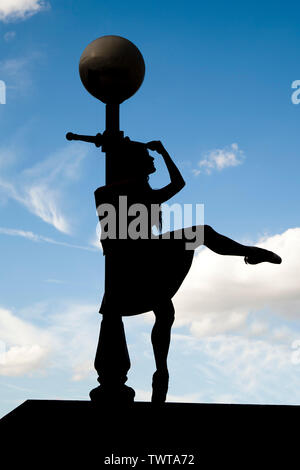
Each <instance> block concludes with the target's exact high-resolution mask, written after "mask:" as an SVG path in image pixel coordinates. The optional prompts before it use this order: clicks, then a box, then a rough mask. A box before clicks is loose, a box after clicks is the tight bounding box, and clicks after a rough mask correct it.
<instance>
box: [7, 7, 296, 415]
mask: <svg viewBox="0 0 300 470" xmlns="http://www.w3.org/2000/svg"><path fill="white" fill-rule="evenodd" d="M298 17H299V5H298V4H297V3H296V2H289V3H286V2H272V7H271V6H270V2H267V1H261V2H249V1H246V2H242V3H241V2H235V1H229V2H221V1H216V2H213V3H209V2H196V1H190V2H179V1H172V2H170V1H168V0H167V1H163V2H159V1H156V0H155V1H151V2H148V1H144V2H137V1H128V2H121V1H110V2H99V1H95V0H94V1H93V0H87V1H85V2H76V1H71V0H69V1H60V2H59V1H58V0H49V1H47V2H42V1H38V0H30V1H27V2H25V1H24V0H10V1H8V0H3V1H1V2H0V80H2V81H4V82H5V84H6V104H0V137H1V139H0V213H1V222H0V250H1V251H0V253H1V283H0V294H1V295H0V341H1V345H2V346H1V348H2V352H1V354H0V383H1V392H0V394H1V400H0V401H1V405H0V415H1V416H3V415H4V414H5V413H7V412H8V411H10V410H11V409H13V408H15V407H16V406H17V405H18V404H19V403H22V402H23V401H24V400H26V399H28V398H47V399H52V398H61V399H88V392H89V390H90V389H91V388H93V387H94V386H96V385H97V382H96V373H95V371H94V370H93V366H92V363H93V358H94V353H95V348H96V342H97V336H98V328H99V322H100V316H99V315H98V314H97V311H98V308H99V304H100V301H101V297H102V294H103V280H104V262H103V261H104V258H103V256H102V253H101V251H100V249H99V247H97V242H96V238H97V235H96V231H97V218H96V213H95V207H94V200H93V192H94V190H95V189H96V188H97V187H98V186H101V185H103V184H104V158H103V154H102V153H101V152H100V151H99V150H98V149H96V148H95V147H93V146H92V145H90V144H85V143H79V142H72V143H70V142H67V141H66V140H65V137H64V136H65V134H66V132H68V131H72V132H77V133H82V134H95V133H97V132H99V131H100V132H101V131H103V130H104V116H105V109H104V105H103V104H102V103H101V102H99V101H97V100H96V99H95V98H93V97H92V96H91V95H89V94H88V93H87V92H86V90H85V89H84V87H83V86H82V84H81V81H80V78H79V74H78V62H79V58H80V55H81V53H82V51H83V50H84V48H85V47H86V45H87V44H88V43H89V42H91V41H92V40H94V39H96V38H97V37H100V36H103V35H108V34H113V35H119V36H123V37H126V38H128V39H129V40H131V41H132V42H134V43H135V44H136V46H137V47H138V48H139V49H140V51H141V52H142V54H143V57H144V60H145V64H146V74H145V79H144V82H143V84H142V86H141V88H140V89H139V91H138V92H137V93H136V94H135V95H134V96H133V97H132V98H131V99H129V100H128V101H126V102H124V103H123V104H122V106H121V129H122V130H124V132H125V135H128V136H130V137H131V138H133V139H135V140H140V141H149V140H158V139H159V140H162V142H163V143H164V145H165V147H166V148H167V150H168V151H169V153H170V154H171V155H172V156H173V157H174V160H175V161H176V163H177V164H178V166H179V168H180V170H181V171H182V174H183V176H184V178H185V180H186V183H187V184H186V186H185V188H184V189H183V190H182V192H181V193H180V194H178V195H177V196H176V197H175V198H174V202H179V203H192V204H196V203H204V204H205V221H206V223H208V224H210V225H212V226H213V227H214V228H215V230H217V231H218V232H221V233H223V234H226V235H228V236H230V237H232V238H234V239H236V240H238V241H240V242H245V243H249V244H259V246H265V247H266V248H268V249H272V250H273V251H276V252H278V254H279V255H280V256H282V258H283V263H282V265H281V266H273V265H265V264H264V265H260V266H256V267H253V266H246V265H244V263H243V260H242V259H236V258H232V257H231V258H229V257H220V256H218V255H216V254H214V253H211V252H209V251H208V250H207V249H201V250H199V252H198V253H197V255H196V257H195V260H194V263H193V266H192V269H191V271H190V273H189V275H188V277H187V278H186V280H185V282H184V284H183V286H182V289H181V290H180V292H179V293H178V294H177V295H176V297H175V298H174V303H175V307H176V312H177V320H176V324H175V327H174V330H173V341H172V347H171V352H170V361H169V364H170V372H171V382H170V395H169V399H170V400H173V401H174V400H176V401H196V402H230V403H286V404H299V392H298V390H299V386H300V379H299V367H300V366H299V365H298V360H297V355H296V353H297V343H295V341H296V340H297V339H298V338H300V322H299V307H300V294H299V288H298V286H299V280H300V279H299V277H300V276H299V262H298V260H299V254H300V250H299V240H300V225H299V216H298V214H299V210H298V207H299V191H298V185H299V182H298V181H299V170H300V164H299V150H298V147H299V146H298V132H299V131H298V126H299V119H300V106H299V105H295V104H293V103H292V100H291V96H292V92H293V90H292V88H291V84H292V82H293V81H294V80H297V79H300V71H299V61H298V55H299V52H298V51H299V41H300V31H299V25H298ZM155 158H156V167H157V173H156V174H155V175H153V176H152V177H151V184H152V186H153V187H160V186H162V185H164V184H166V183H167V182H168V178H167V172H166V170H165V168H164V167H163V165H162V162H161V160H159V158H160V157H159V156H156V157H155ZM174 263H176V258H175V256H174ZM152 323H153V316H152V314H151V313H148V314H145V315H141V316H138V317H135V318H130V319H126V320H125V324H126V331H127V334H128V343H129V348H130V354H131V358H132V368H131V370H130V373H129V380H128V384H130V385H131V386H133V387H134V388H135V389H136V391H137V399H139V400H144V399H145V400H149V397H150V386H151V375H152V373H153V372H154V361H153V357H152V352H151V344H150V331H151V324H152ZM293 347H294V349H293Z"/></svg>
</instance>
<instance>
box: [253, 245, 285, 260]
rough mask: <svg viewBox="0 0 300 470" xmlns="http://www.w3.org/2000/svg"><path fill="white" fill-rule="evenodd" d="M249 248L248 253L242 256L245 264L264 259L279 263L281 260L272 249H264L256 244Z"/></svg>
mask: <svg viewBox="0 0 300 470" xmlns="http://www.w3.org/2000/svg"><path fill="white" fill-rule="evenodd" d="M250 250H251V252H250V254H249V255H247V256H245V258H244V261H245V263H246V264H258V263H263V262H264V261H266V262H267V263H273V264H280V263H281V261H282V259H281V258H280V256H278V255H276V254H275V253H273V251H269V250H265V249H264V248H259V247H257V246H253V247H250Z"/></svg>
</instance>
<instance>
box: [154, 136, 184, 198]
mask: <svg viewBox="0 0 300 470" xmlns="http://www.w3.org/2000/svg"><path fill="white" fill-rule="evenodd" d="M146 145H147V148H149V149H150V150H156V152H157V153H159V154H160V155H162V157H163V159H164V162H165V164H166V167H167V169H168V172H169V175H170V180H171V182H170V183H169V184H167V186H164V187H163V188H161V189H154V190H153V196H154V199H155V201H154V202H156V203H161V202H165V201H168V200H169V199H171V197H173V196H175V194H177V193H178V192H179V191H181V189H182V188H183V187H184V186H185V181H184V179H183V178H182V175H181V173H180V171H179V170H178V168H177V166H176V165H175V163H174V162H173V160H172V158H171V157H170V155H169V154H168V152H167V151H166V149H165V148H164V146H163V144H162V143H161V142H160V141H159V140H152V141H151V142H148V143H147V144H146Z"/></svg>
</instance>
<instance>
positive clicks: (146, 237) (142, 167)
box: [90, 138, 281, 404]
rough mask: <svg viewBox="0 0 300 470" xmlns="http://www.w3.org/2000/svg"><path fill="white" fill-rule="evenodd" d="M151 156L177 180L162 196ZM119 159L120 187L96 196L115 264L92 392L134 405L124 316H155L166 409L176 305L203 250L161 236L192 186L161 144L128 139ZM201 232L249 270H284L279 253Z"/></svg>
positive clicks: (155, 386)
mask: <svg viewBox="0 0 300 470" xmlns="http://www.w3.org/2000/svg"><path fill="white" fill-rule="evenodd" d="M148 149H150V150H152V151H156V152H157V153H158V154H160V155H161V156H162V157H163V159H164V162H165V164H166V167H167V169H168V172H169V176H170V183H169V184H168V185H166V186H165V187H163V188H161V189H152V188H151V187H150V185H149V182H148V180H149V175H150V174H151V173H154V172H155V171H156V168H155V166H154V158H153V157H152V156H151V155H150V154H149V152H148ZM119 151H120V152H121V157H122V158H119V159H118V167H117V171H116V177H115V182H114V183H112V184H110V185H106V186H103V187H100V188H98V189H97V190H96V191H95V202H96V207H97V210H98V215H99V219H100V223H101V243H102V246H103V253H104V255H105V256H106V258H107V261H109V263H108V264H107V266H108V269H107V272H106V283H105V293H104V296H103V300H102V304H101V307H100V313H101V314H102V315H103V320H102V324H101V330H100V337H99V343H98V348H97V352H96V359H95V368H96V370H97V372H98V374H99V378H98V381H99V383H100V384H101V386H100V387H97V388H95V389H94V390H92V391H91V392H90V397H91V399H92V401H97V400H101V399H102V398H103V397H105V398H106V399H107V398H108V397H109V399H111V400H112V399H114V398H116V399H117V400H118V401H128V400H130V399H133V397H134V390H133V389H132V388H130V387H128V386H126V385H125V382H126V380H127V376H126V374H127V372H128V370H129V368H130V360H129V355H128V350H127V345H126V338H125V333H124V327H123V322H122V316H129V315H137V314H140V313H145V312H148V311H153V312H154V315H155V324H154V326H153V329H152V334H151V341H152V345H153V352H154V358H155V363H156V371H155V373H154V375H153V380H152V398H151V401H152V402H153V403H156V404H161V403H164V402H165V400H166V395H167V391H168V382H169V373H168V367H167V357H168V351H169V346H170V338H171V327H172V324H173V322H174V306H173V303H172V297H173V296H174V294H175V293H176V292H177V290H178V289H179V287H180V285H181V284H182V282H183V280H184V278H185V277H186V275H187V273H188V271H189V269H190V266H191V264H192V260H193V255H194V249H195V248H196V247H197V246H196V245H197V243H196V245H195V247H194V249H186V242H187V240H188V241H190V236H189V237H188V238H187V233H188V232H187V231H186V229H185V230H184V229H181V230H176V231H170V232H168V233H167V234H166V233H164V234H163V233H162V232H161V228H162V215H161V207H160V205H161V204H162V203H164V202H166V201H168V200H169V199H170V198H172V197H173V196H174V195H175V194H177V193H178V192H179V191H180V190H181V189H182V188H183V187H184V186H185V182H184V180H183V178H182V176H181V173H180V171H179V170H178V168H177V166H176V165H175V163H174V162H173V160H172V159H171V157H170V155H169V154H168V152H167V151H166V149H165V148H164V146H163V144H162V143H161V142H160V141H151V142H148V143H146V144H144V143H140V142H133V141H130V139H129V138H125V139H123V141H122V143H121V144H120V147H119ZM122 196H123V199H124V197H125V196H126V202H127V207H128V208H131V209H132V210H131V209H129V210H128V214H125V212H126V208H125V206H124V205H123V206H122V205H121V204H120V198H121V197H122ZM107 205H109V206H107ZM141 205H142V207H145V208H146V209H147V211H146V212H147V218H146V219H145V218H144V219H143V223H144V225H146V228H145V227H143V228H142V227H140V226H139V227H138V225H141V223H140V222H139V224H137V223H135V225H134V227H135V229H136V231H135V232H134V233H135V234H136V233H138V236H136V235H135V236H132V233H131V236H130V225H131V224H132V223H134V219H135V218H136V214H137V212H139V211H138V209H140V207H141ZM108 207H113V208H114V209H115V217H111V218H110V219H109V217H108V215H107V214H108ZM153 208H154V209H155V210H153ZM101 209H102V210H101ZM150 215H151V217H150ZM125 216H126V217H125ZM124 217H125V218H124ZM124 221H125V222H124ZM124 224H125V228H126V230H125V231H124ZM121 225H123V226H122V227H121ZM154 226H156V228H157V229H158V230H159V234H158V235H157V234H156V235H155V234H154V232H153V227H154ZM138 229H140V232H138ZM142 229H143V230H142ZM196 230H198V233H199V231H202V234H203V236H202V237H201V240H202V241H201V244H202V243H203V244H204V245H205V246H206V247H208V248H209V249H210V250H212V251H214V252H215V253H218V254H220V255H231V256H243V257H244V261H245V262H246V263H248V264H253V265H254V264H258V263H262V262H269V263H274V264H280V263H281V258H280V257H279V256H278V255H276V254H275V253H273V252H271V251H268V250H265V249H263V248H258V247H254V246H245V245H242V244H240V243H237V242H236V241H234V240H231V239H230V238H228V237H225V236H224V235H221V234H219V233H217V232H216V231H215V230H214V229H213V228H212V227H211V226H209V225H202V226H194V227H190V231H191V232H192V233H196ZM131 232H132V230H131ZM139 234H140V235H139ZM198 243H199V244H200V241H198Z"/></svg>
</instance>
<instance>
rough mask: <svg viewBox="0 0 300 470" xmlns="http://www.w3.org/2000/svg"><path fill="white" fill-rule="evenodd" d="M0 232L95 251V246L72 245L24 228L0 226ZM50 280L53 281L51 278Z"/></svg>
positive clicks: (34, 240) (35, 240)
mask: <svg viewBox="0 0 300 470" xmlns="http://www.w3.org/2000/svg"><path fill="white" fill-rule="evenodd" d="M0 234H2V235H9V236H13V237H22V238H27V240H31V241H33V242H44V243H51V244H53V245H60V246H66V247H68V248H77V249H79V250H86V251H96V247H92V246H83V245H74V244H72V243H67V242H61V241H58V240H53V238H49V237H44V236H42V235H37V234H36V233H33V232H28V231H25V230H17V229H11V228H4V227H0ZM48 282H51V281H50V280H49V281H48ZM52 282H55V281H53V280H52Z"/></svg>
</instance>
